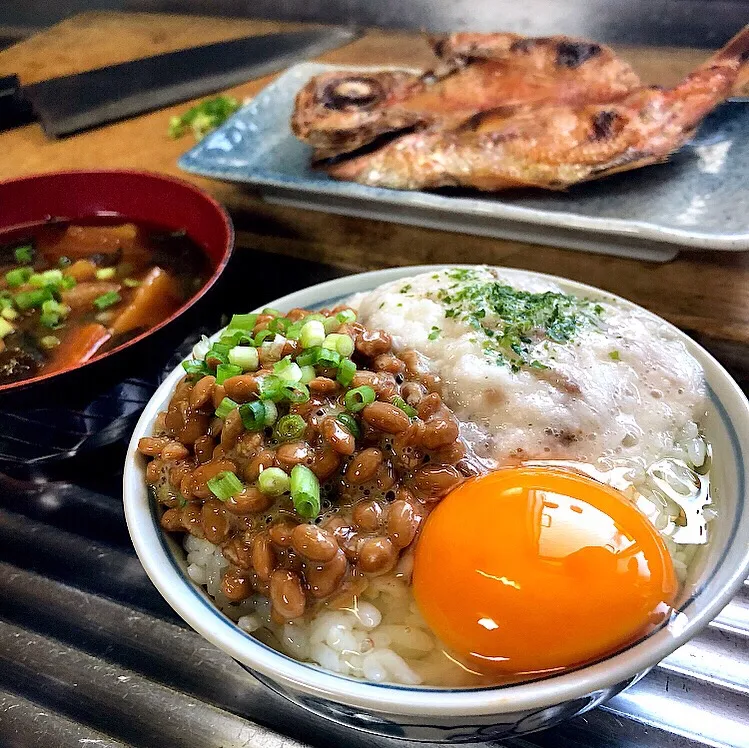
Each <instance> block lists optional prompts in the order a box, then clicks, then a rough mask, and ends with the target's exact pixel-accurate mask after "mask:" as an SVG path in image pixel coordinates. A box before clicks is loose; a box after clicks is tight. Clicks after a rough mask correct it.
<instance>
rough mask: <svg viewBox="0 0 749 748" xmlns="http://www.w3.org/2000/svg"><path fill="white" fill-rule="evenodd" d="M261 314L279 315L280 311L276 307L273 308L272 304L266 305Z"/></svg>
mask: <svg viewBox="0 0 749 748" xmlns="http://www.w3.org/2000/svg"><path fill="white" fill-rule="evenodd" d="M263 314H270V316H271V317H280V316H281V312H279V311H278V309H274V308H273V307H272V306H267V307H265V309H263Z"/></svg>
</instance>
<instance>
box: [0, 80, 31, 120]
mask: <svg viewBox="0 0 749 748" xmlns="http://www.w3.org/2000/svg"><path fill="white" fill-rule="evenodd" d="M34 119H35V118H34V110H33V108H32V106H31V103H30V102H29V101H27V100H26V98H25V97H24V95H23V90H22V89H21V81H20V80H19V79H18V76H17V75H7V76H5V77H4V78H0V131H2V130H8V129H10V128H11V127H18V126H20V125H26V124H28V123H29V122H33V121H34Z"/></svg>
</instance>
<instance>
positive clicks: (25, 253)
mask: <svg viewBox="0 0 749 748" xmlns="http://www.w3.org/2000/svg"><path fill="white" fill-rule="evenodd" d="M14 254H15V256H16V262H18V263H19V264H22V265H23V264H30V263H32V262H33V261H34V248H33V247H32V246H31V245H30V244H24V245H23V247H16V248H15V250H14Z"/></svg>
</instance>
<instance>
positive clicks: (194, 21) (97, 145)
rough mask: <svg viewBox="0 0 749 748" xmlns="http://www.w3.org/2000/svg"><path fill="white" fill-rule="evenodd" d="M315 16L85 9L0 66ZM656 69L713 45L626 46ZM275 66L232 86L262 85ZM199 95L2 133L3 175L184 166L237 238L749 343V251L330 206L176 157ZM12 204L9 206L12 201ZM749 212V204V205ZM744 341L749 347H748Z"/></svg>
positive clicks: (343, 53)
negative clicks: (532, 290)
mask: <svg viewBox="0 0 749 748" xmlns="http://www.w3.org/2000/svg"><path fill="white" fill-rule="evenodd" d="M302 26H303V24H288V23H278V22H270V21H257V20H238V19H218V18H204V17H195V16H176V15H159V14H145V13H132V14H127V13H114V12H96V13H85V14H82V15H79V16H76V17H74V18H71V19H68V20H66V21H64V22H63V23H61V24H59V25H57V26H54V27H52V28H51V29H49V30H48V31H45V32H43V33H41V34H38V35H36V36H34V37H32V38H30V39H28V40H27V41H24V42H22V43H20V44H18V45H16V46H14V47H11V48H9V49H6V50H5V51H3V52H0V76H2V75H6V74H9V73H18V74H19V75H20V76H21V79H22V82H24V83H33V82H35V81H38V80H43V79H45V78H49V77H54V76H59V75H66V74H70V73H75V72H80V71H83V70H87V69H91V68H95V67H99V66H102V65H107V64H111V63H114V62H121V61H124V60H129V59H134V58H137V57H142V56H146V55H151V54H156V53H158V52H165V51H169V50H173V49H179V48H182V47H186V46H191V45H197V44H206V43H209V42H213V41H218V40H221V39H229V38H233V37H237V36H243V35H248V34H255V33H257V34H263V33H270V32H274V31H281V30H292V29H295V28H300V27H302ZM619 51H620V52H621V54H622V56H624V57H626V58H627V59H629V60H630V61H631V62H632V64H633V65H634V67H635V68H636V69H637V70H638V72H639V73H640V74H641V75H642V77H643V79H644V80H646V81H648V82H653V83H656V82H657V83H662V84H670V83H673V82H674V81H676V80H678V79H679V78H680V77H681V76H682V75H683V74H684V73H685V72H687V71H688V70H690V69H691V68H692V67H694V66H695V65H696V64H698V63H699V62H700V61H702V60H703V59H704V58H705V52H704V51H702V50H694V49H656V48H633V47H628V48H627V47H622V48H620V49H619ZM320 59H321V60H324V61H326V62H333V63H337V64H382V63H389V64H404V65H412V66H425V67H426V66H428V65H429V64H430V62H431V60H432V58H431V54H430V52H429V48H428V46H427V44H426V43H425V41H424V39H423V38H421V37H420V36H419V35H417V34H412V33H399V32H393V31H377V30H373V31H370V32H369V33H367V34H366V35H365V36H364V37H363V38H362V39H360V40H358V41H356V42H354V43H353V44H350V45H348V46H346V47H343V48H341V49H338V50H334V51H332V52H329V53H327V54H326V55H324V56H323V57H321V58H320ZM272 79H273V76H268V77H265V78H262V79H258V80H255V81H251V82H249V83H246V84H244V85H241V86H237V87H236V88H234V89H232V90H231V93H232V94H233V95H235V96H238V97H239V98H246V97H251V96H253V95H254V94H255V93H257V92H258V91H259V90H260V89H261V88H263V87H264V86H265V85H267V83H268V82H269V81H270V80H272ZM187 106H189V104H181V105H178V106H175V107H171V108H168V109H164V110H160V111H158V112H153V113H150V114H146V115H143V116H141V117H137V118H135V119H131V120H128V121H125V122H120V123H117V124H113V125H110V126H107V127H103V128H100V129H98V130H94V131H91V132H87V133H83V134H81V135H77V136H74V137H71V138H68V139H65V140H60V141H51V140H49V139H47V138H46V137H45V135H44V134H43V132H42V130H41V128H40V126H39V125H37V124H34V125H30V126H28V127H24V128H20V129H17V130H13V131H10V132H6V133H2V134H0V178H11V177H15V176H21V175H25V174H32V173H35V172H44V171H54V170H59V169H71V168H102V167H109V168H114V167H128V168H138V169H150V170H153V171H159V172H164V173H167V174H172V175H178V176H181V177H183V178H185V179H188V180H189V181H192V182H194V183H196V184H198V185H200V186H201V187H203V188H204V189H206V190H208V191H209V192H211V193H212V194H213V195H214V196H216V197H217V198H218V199H219V200H221V201H222V202H224V203H225V204H226V205H227V206H228V208H229V210H230V212H231V213H232V215H233V217H234V220H235V223H236V225H237V229H238V243H239V245H240V246H242V247H252V248H255V249H261V250H265V251H268V252H274V253H278V254H282V255H287V256H289V257H290V258H293V257H300V258H304V259H307V260H313V261H318V262H321V263H327V264H332V265H335V266H339V267H342V268H346V269H350V270H352V271H354V270H362V269H373V268H379V267H387V266H391V265H409V264H422V263H432V262H486V263H492V264H499V265H506V266H509V267H518V268H527V269H531V270H539V271H542V272H547V273H555V274H559V275H564V276H567V277H569V278H573V279H575V280H579V281H582V282H585V283H590V284H593V285H596V286H600V287H602V288H605V289H607V290H609V291H611V292H614V293H617V294H620V295H622V296H625V297H627V298H629V299H631V300H633V301H635V302H637V303H639V304H642V305H643V306H645V307H647V308H649V309H651V310H652V311H654V312H656V313H657V314H660V315H662V316H663V317H665V318H666V319H668V320H670V321H672V322H674V323H675V324H677V325H679V326H680V327H682V328H684V329H687V330H689V331H692V332H693V333H694V334H695V335H696V336H697V337H699V338H700V339H703V340H708V342H709V343H710V344H711V345H712V346H713V348H714V349H717V350H719V351H720V352H721V353H722V355H723V356H724V358H725V357H728V358H730V359H732V360H734V361H735V363H736V365H737V366H741V368H743V365H742V362H743V360H744V359H745V358H748V359H749V355H746V354H747V353H749V352H747V351H746V349H745V348H744V346H745V345H747V344H749V254H745V253H708V252H694V251H684V252H683V253H682V254H681V255H680V256H679V257H678V258H677V259H676V260H674V261H672V262H670V263H667V264H664V265H653V264H650V263H645V262H640V261H637V260H628V259H622V258H616V257H607V256H597V255H590V254H585V253H578V252H574V251H570V250H562V249H555V248H552V247H542V246H537V245H532V244H527V243H524V242H517V241H505V240H497V239H489V238H483V237H476V236H465V235H459V234H450V233H447V232H441V231H435V230H429V229H421V228H416V227H409V226H400V225H394V224H390V223H384V222H380V221H371V220H364V219H359V218H349V217H343V216H334V215H326V214H321V213H315V212H312V211H302V210H296V209H291V208H284V207H280V206H273V205H268V204H266V203H264V202H263V201H262V200H260V199H259V198H258V197H257V196H256V195H255V194H253V192H252V191H251V190H250V189H248V188H245V187H241V186H237V185H230V184H223V183H219V182H213V181H209V180H205V179H201V178H199V177H194V176H190V175H186V174H183V173H182V172H180V171H179V170H178V169H177V166H176V161H177V158H178V157H179V156H180V155H181V153H183V152H184V151H185V150H187V149H188V148H189V147H190V146H191V145H192V141H191V140H190V139H189V138H183V139H182V140H177V141H174V140H170V139H169V138H168V137H167V126H168V123H169V119H170V117H171V116H173V115H174V114H176V113H179V112H181V111H184V109H186V108H187ZM0 210H1V206H0ZM747 220H749V218H748V219H747ZM736 344H738V347H736Z"/></svg>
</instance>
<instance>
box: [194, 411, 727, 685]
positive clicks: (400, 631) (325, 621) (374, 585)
mask: <svg viewBox="0 0 749 748" xmlns="http://www.w3.org/2000/svg"><path fill="white" fill-rule="evenodd" d="M679 436H680V437H681V440H680V441H679V442H676V443H674V444H673V445H672V446H671V447H670V449H668V450H667V452H666V453H665V454H664V455H663V456H664V457H672V458H674V459H678V460H683V461H684V462H685V463H687V464H688V465H690V466H692V467H700V466H701V465H702V464H703V463H704V462H705V459H706V456H707V447H706V444H705V442H704V440H703V439H702V437H701V436H700V435H699V433H698V429H697V425H696V424H695V423H692V422H690V423H689V424H688V425H687V426H686V427H685V429H684V430H683V431H682V432H681V433H680V435H679ZM620 466H621V462H620ZM625 476H626V480H627V482H628V483H629V488H628V489H627V490H626V493H628V494H629V495H630V497H631V498H632V500H633V501H636V502H637V503H638V506H640V508H641V509H643V510H644V511H645V513H646V514H647V515H648V517H649V519H650V520H651V522H653V524H654V525H655V527H656V528H657V529H658V530H659V531H660V532H661V535H662V537H663V539H664V541H665V543H666V547H667V548H668V550H669V552H670V554H671V558H672V559H673V563H674V569H675V571H676V574H677V576H678V578H679V580H680V582H681V583H683V582H684V580H685V578H686V576H687V573H688V570H689V566H690V564H691V562H692V560H693V558H694V556H695V553H696V552H697V550H698V549H699V547H700V546H699V545H684V544H677V543H675V542H674V541H673V540H672V539H671V537H670V536H671V534H672V532H673V529H674V527H675V526H676V525H675V522H676V521H678V517H679V514H680V509H679V507H678V506H677V505H676V504H674V503H673V502H672V501H670V500H669V499H667V498H666V497H665V496H664V495H663V494H662V493H660V492H659V491H657V490H655V489H654V487H653V486H651V485H650V484H649V479H648V476H647V473H646V472H645V470H644V469H643V468H642V467H641V465H640V464H639V463H637V462H633V463H632V465H631V469H630V470H629V471H627V472H626V473H625ZM713 516H714V512H713V510H712V509H710V508H707V509H705V519H706V520H710V519H712V518H713ZM184 549H185V552H186V553H187V564H188V567H187V573H188V575H189V577H190V579H192V580H193V582H195V583H196V584H198V585H201V586H205V588H206V591H207V592H208V594H209V595H210V596H211V597H212V598H213V599H214V601H215V602H216V605H217V606H218V607H219V609H221V610H222V611H223V612H224V613H225V614H226V615H227V616H228V617H229V618H230V619H231V620H233V621H235V622H236V623H237V625H238V626H239V627H240V628H241V629H243V630H244V631H246V632H248V633H250V634H253V635H254V636H256V637H257V638H258V639H260V640H261V641H264V642H265V643H266V644H269V645H270V646H273V647H274V648H276V649H279V650H280V651H282V652H284V653H285V654H288V655H290V656H291V657H294V658H295V659H298V660H302V661H305V662H311V663H314V664H316V665H319V666H320V667H323V668H325V669H326V670H330V671H332V672H334V673H340V674H341V675H348V676H352V677H355V678H363V679H365V680H369V681H373V682H375V683H382V682H390V683H401V684H404V685H420V684H423V685H434V686H453V687H460V686H470V685H478V684H481V683H482V681H481V679H480V678H478V677H477V676H475V675H472V674H470V673H468V672H466V671H465V670H464V669H463V668H462V667H461V666H460V665H458V664H457V663H456V662H455V661H454V660H453V659H452V658H450V657H449V655H447V654H446V653H445V652H444V651H443V650H442V648H441V646H440V643H439V641H438V640H437V639H436V638H435V636H434V635H433V634H432V632H431V631H430V630H429V628H428V626H427V625H426V623H425V622H424V620H423V619H422V618H421V616H420V615H419V611H418V609H417V607H416V603H415V601H414V599H413V595H412V594H411V590H410V587H409V583H410V575H411V564H412V557H411V555H410V554H405V555H404V556H403V558H402V559H401V561H400V562H399V565H398V567H397V568H396V569H395V571H394V572H393V573H392V574H390V575H387V576H383V577H378V578H374V579H372V580H371V581H370V584H369V586H368V588H367V589H366V590H365V591H364V592H363V593H362V595H361V596H360V597H359V598H358V599H356V600H355V602H354V604H353V605H352V606H351V607H349V608H344V609H339V610H333V609H327V608H322V609H321V610H320V611H319V612H317V613H316V614H310V613H307V614H305V616H304V617H303V618H300V619H298V620H295V621H293V622H292V623H286V624H284V625H279V624H276V623H274V622H273V621H272V619H271V609H270V602H269V600H268V599H267V598H265V597H263V596H262V595H253V596H252V597H250V598H248V599H247V600H244V601H243V602H242V603H240V604H234V603H230V602H229V601H228V600H227V598H226V597H225V596H224V595H223V594H222V592H221V578H222V576H223V574H224V573H225V571H226V569H227V568H228V566H229V563H228V561H227V560H226V559H225V558H224V556H223V554H222V553H221V549H220V548H219V547H218V546H215V545H213V544H212V543H210V542H208V541H207V540H201V539H200V538H196V537H194V536H192V535H186V536H185V539H184Z"/></svg>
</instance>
